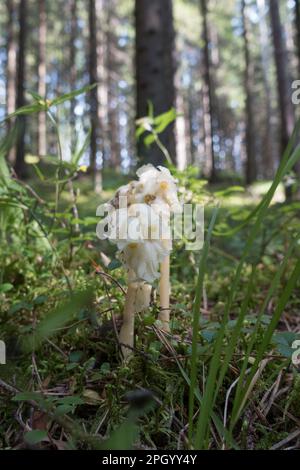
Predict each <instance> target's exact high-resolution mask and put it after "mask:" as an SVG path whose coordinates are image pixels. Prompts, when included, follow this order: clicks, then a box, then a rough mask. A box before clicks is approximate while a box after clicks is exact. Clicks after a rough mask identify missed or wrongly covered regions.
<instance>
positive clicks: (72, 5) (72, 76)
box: [69, 0, 78, 151]
mask: <svg viewBox="0 0 300 470" xmlns="http://www.w3.org/2000/svg"><path fill="white" fill-rule="evenodd" d="M69 12H70V18H71V24H70V26H71V28H70V29H71V32H70V90H71V91H73V90H75V88H76V75H77V74H76V45H75V41H76V38H77V33H78V28H77V6H76V0H70V1H69ZM75 103H76V102H75V99H73V100H71V110H70V124H71V148H72V151H73V150H74V148H73V147H74V145H75V141H76V139H75V138H74V135H75V124H76V117H75Z"/></svg>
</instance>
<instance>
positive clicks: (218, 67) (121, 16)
mask: <svg viewBox="0 0 300 470" xmlns="http://www.w3.org/2000/svg"><path fill="white" fill-rule="evenodd" d="M150 3H151V4H150ZM171 7H172V5H171V2H169V1H165V2H159V1H153V2H147V1H143V0H140V1H138V2H136V6H135V5H134V2H133V1H127V0H111V1H108V0H95V1H89V0H86V1H83V0H76V1H75V0H68V1H60V0H57V1H54V2H50V1H47V0H45V1H42V0H40V1H35V0H24V1H17V0H7V1H3V2H1V5H0V9H1V10H0V13H1V20H0V21H1V31H2V34H1V38H0V40H1V43H0V54H1V68H0V80H1V81H0V94H1V95H0V104H1V107H0V116H1V119H3V118H4V116H5V115H6V114H7V113H11V112H13V111H14V109H15V107H16V106H17V105H18V104H21V105H22V104H25V103H27V104H28V103H29V102H30V101H31V100H32V98H31V96H30V94H29V93H30V92H31V91H34V92H36V93H39V94H40V95H41V96H43V97H47V99H49V100H51V99H52V98H54V97H56V96H57V95H61V94H64V93H67V92H70V91H71V90H74V89H78V88H81V87H83V86H85V85H87V84H89V83H91V82H96V83H97V84H98V86H97V89H96V90H94V91H92V92H90V93H87V94H85V95H80V96H78V97H77V98H76V99H74V100H72V101H71V102H70V103H67V104H66V105H65V106H64V107H63V109H59V125H60V128H61V131H62V133H63V136H64V138H63V155H64V158H65V159H68V158H70V154H71V152H72V148H74V145H75V144H76V141H77V140H79V141H80V140H82V139H83V138H84V135H85V134H86V132H87V131H88V129H89V128H90V127H91V128H92V139H91V149H90V151H86V152H85V154H84V156H83V158H82V163H84V164H89V163H90V161H94V160H95V158H96V162H97V166H98V167H99V168H102V167H103V168H105V167H114V168H118V167H119V168H121V169H122V170H123V171H128V170H129V169H130V168H132V167H134V166H135V165H136V162H137V159H138V158H140V159H143V158H144V157H145V158H146V159H149V158H150V159H151V158H152V161H153V162H155V160H158V161H159V160H162V157H161V156H160V155H157V154H158V152H159V150H157V149H155V148H152V149H151V152H150V154H151V155H149V151H146V149H145V147H144V148H143V146H141V145H139V150H140V153H142V154H141V155H139V157H138V155H137V149H136V139H135V119H136V118H137V117H143V116H145V115H147V114H148V112H149V106H148V104H149V101H150V102H151V101H152V105H153V111H154V115H159V114H161V113H163V112H166V111H168V110H169V109H170V108H172V107H174V108H175V109H176V112H177V114H178V117H177V120H176V124H174V123H171V124H170V125H169V126H168V128H167V129H166V130H165V132H164V133H163V135H162V139H163V142H164V143H166V144H167V147H168V150H169V151H170V153H171V154H172V159H173V161H174V163H176V165H177V166H178V168H180V169H184V168H186V167H187V166H188V165H189V164H193V165H196V166H197V167H198V168H199V170H200V171H201V172H202V174H204V175H205V176H207V177H213V178H214V177H215V176H216V175H217V174H223V175H224V176H228V177H232V178H233V179H234V180H238V179H241V178H243V179H245V180H246V181H247V182H248V183H249V182H251V181H253V180H255V179H267V178H271V177H272V176H274V170H275V168H276V167H277V165H278V162H279V160H280V155H281V154H282V148H283V145H284V144H285V145H286V141H287V140H288V135H285V136H284V134H290V133H291V127H292V124H293V122H295V118H296V116H297V114H299V111H298V107H294V108H293V109H291V99H290V97H291V95H292V92H293V90H292V88H291V85H292V82H293V81H294V80H295V79H297V76H298V73H299V24H298V22H297V19H298V17H299V14H298V10H297V8H298V2H297V1H293V0H289V1H277V0H275V1H271V2H269V1H267V0H257V1H251V0H248V1H241V0H229V1H227V2H226V8H224V4H223V2H219V1H215V0H210V1H209V2H207V1H206V2H201V1H199V0H175V1H174V2H173V11H172V8H171ZM135 9H136V11H134V10H135ZM272 12H273V13H274V14H272ZM134 18H135V20H134ZM135 25H136V27H135ZM149 37H150V39H151V41H149ZM162 38H163V41H161V40H162ZM147 41H148V44H147ZM278 41H279V43H278ZM160 43H161V46H160ZM135 45H136V46H137V48H136V54H135ZM279 48H280V49H279ZM20 62H21V64H20ZM278 62H279V63H278ZM136 80H137V83H136ZM147 81H148V82H149V83H147ZM19 82H22V83H19ZM136 85H137V86H136ZM147 87H148V88H147ZM17 88H18V91H17V92H16V90H17ZM283 94H284V95H285V96H282V95H283ZM21 95H22V96H21ZM280 98H281V99H280ZM18 101H19V103H18ZM282 108H285V109H282ZM44 121H45V119H44V117H43V115H40V117H39V118H38V117H37V116H34V117H30V118H28V119H26V127H27V130H26V135H25V137H24V140H25V142H24V150H22V152H21V155H20V158H21V159H22V158H23V155H22V153H24V154H26V153H28V154H31V155H38V154H41V155H43V154H49V155H51V154H55V153H56V151H57V150H56V143H55V138H54V137H53V135H54V131H53V128H52V127H51V123H49V121H48V120H47V121H46V122H44ZM283 127H286V129H283ZM3 131H4V130H3V129H2V132H3ZM282 140H284V144H283V143H282Z"/></svg>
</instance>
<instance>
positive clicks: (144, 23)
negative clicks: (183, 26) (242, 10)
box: [135, 0, 176, 165]
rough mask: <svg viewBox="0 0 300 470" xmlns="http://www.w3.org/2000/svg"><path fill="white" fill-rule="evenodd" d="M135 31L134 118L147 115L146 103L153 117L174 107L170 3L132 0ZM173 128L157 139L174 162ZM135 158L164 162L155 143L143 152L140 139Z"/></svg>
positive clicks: (166, 0) (156, 0)
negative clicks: (153, 114) (135, 110)
mask: <svg viewBox="0 0 300 470" xmlns="http://www.w3.org/2000/svg"><path fill="white" fill-rule="evenodd" d="M135 30H136V87H137V118H140V117H144V116H146V115H147V114H148V103H149V101H150V102H151V103H152V105H153V107H154V113H155V115H158V114H161V113H164V112H166V111H168V110H169V109H170V108H172V107H173V106H174V105H175V86H174V73H175V67H174V57H173V54H174V28H173V9H172V0H164V1H163V2H162V1H161V0H151V1H149V0H136V1H135ZM174 128H175V126H174V123H172V124H170V125H169V126H168V127H167V129H166V130H165V131H164V132H163V133H162V134H160V139H161V141H162V143H163V145H164V146H165V147H166V148H167V150H168V151H169V153H170V155H171V158H172V159H173V161H174V162H175V161H176V156H175V152H176V149H175V134H174ZM138 156H139V158H140V159H141V160H142V161H144V162H151V163H153V164H154V165H161V164H165V163H166V162H165V158H164V156H163V154H162V152H161V150H160V149H159V148H158V147H157V146H156V145H155V144H153V145H152V146H151V148H150V149H147V148H146V147H145V146H144V145H143V142H142V140H140V141H139V143H138Z"/></svg>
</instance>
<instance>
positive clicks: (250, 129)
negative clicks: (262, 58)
mask: <svg viewBox="0 0 300 470" xmlns="http://www.w3.org/2000/svg"><path fill="white" fill-rule="evenodd" d="M242 21H243V38H244V57H245V78H244V80H245V81H244V86H245V95H246V152H247V158H246V183H247V184H251V183H253V181H255V179H256V155H255V153H256V152H255V129H254V113H253V95H252V94H253V70H252V64H251V60H250V52H249V37H248V35H249V33H248V29H247V18H246V2H245V0H242Z"/></svg>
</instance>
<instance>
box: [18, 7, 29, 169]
mask: <svg viewBox="0 0 300 470" xmlns="http://www.w3.org/2000/svg"><path fill="white" fill-rule="evenodd" d="M26 16H27V0H20V4H19V38H18V43H19V45H18V56H17V83H16V86H17V90H16V92H17V97H16V107H17V108H20V107H21V106H24V105H25V68H26V67H25V53H26V36H27V34H26V33H27V17H26ZM16 122H17V125H18V130H19V132H18V140H17V145H16V163H15V170H16V173H17V175H18V176H19V177H25V176H26V165H25V124H26V118H25V116H18V118H17V120H16Z"/></svg>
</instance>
